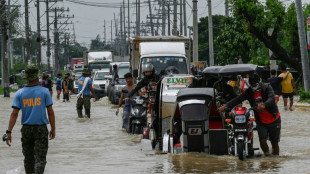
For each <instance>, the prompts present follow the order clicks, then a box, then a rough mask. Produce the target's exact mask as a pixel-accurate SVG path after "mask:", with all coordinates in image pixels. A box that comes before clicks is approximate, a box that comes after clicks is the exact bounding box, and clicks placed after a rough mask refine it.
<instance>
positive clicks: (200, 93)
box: [177, 88, 214, 100]
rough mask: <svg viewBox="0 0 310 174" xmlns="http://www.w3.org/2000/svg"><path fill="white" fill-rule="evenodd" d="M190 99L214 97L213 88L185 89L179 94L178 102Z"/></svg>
mask: <svg viewBox="0 0 310 174" xmlns="http://www.w3.org/2000/svg"><path fill="white" fill-rule="evenodd" d="M188 97H200V98H201V97H212V98H213V97H214V91H213V88H184V89H181V90H180V91H179V92H178V95H177V100H178V99H181V98H188Z"/></svg>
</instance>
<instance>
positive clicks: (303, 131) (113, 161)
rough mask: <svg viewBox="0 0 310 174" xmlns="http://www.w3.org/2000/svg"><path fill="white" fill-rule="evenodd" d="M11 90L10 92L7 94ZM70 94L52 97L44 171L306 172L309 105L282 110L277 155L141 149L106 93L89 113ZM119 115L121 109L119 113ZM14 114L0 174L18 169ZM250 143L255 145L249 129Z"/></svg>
mask: <svg viewBox="0 0 310 174" xmlns="http://www.w3.org/2000/svg"><path fill="white" fill-rule="evenodd" d="M12 96H13V95H12ZM12 99H13V98H12V97H11V98H9V99H6V98H3V97H0V122H1V124H0V132H1V131H2V132H3V133H4V131H5V130H6V129H7V125H8V121H9V116H10V113H11V111H12V109H11V103H12ZM75 103H76V98H75V96H72V99H71V102H70V103H63V102H62V101H55V98H54V106H53V107H54V110H55V114H56V128H57V131H56V139H55V140H52V141H50V144H49V147H50V148H49V151H48V156H47V162H48V163H47V166H46V172H45V173H47V174H55V173H75V174H88V173H90V174H93V173H262V172H264V173H307V172H310V147H309V144H310V138H308V135H309V132H310V127H309V126H308V123H309V122H310V118H309V116H308V113H309V110H308V109H307V108H296V111H294V112H290V111H288V112H284V111H283V107H280V110H281V115H282V133H281V142H280V148H281V152H280V154H281V156H280V157H264V156H263V155H259V153H258V152H256V156H255V157H253V158H250V159H246V160H245V161H239V160H238V159H237V157H234V156H214V155H207V154H203V153H188V154H178V155H173V154H161V153H160V152H154V151H141V148H140V139H141V136H139V135H128V134H127V133H126V132H124V131H122V130H121V117H120V116H115V107H114V106H111V105H110V103H109V102H108V101H107V99H106V98H104V99H101V100H100V101H98V102H93V103H92V109H91V118H90V119H77V114H76V111H75ZM120 115H121V114H120ZM20 116H21V114H20ZM20 116H19V119H18V121H17V124H16V125H15V127H14V130H13V142H12V143H13V146H12V147H10V148H9V147H7V146H6V145H5V144H4V143H1V144H0V174H2V173H8V174H11V173H12V174H13V173H14V174H15V173H24V170H23V155H22V151H21V143H20V138H21V135H20V131H19V130H20V128H21V125H20ZM255 135H256V137H255V147H259V144H258V140H257V133H255Z"/></svg>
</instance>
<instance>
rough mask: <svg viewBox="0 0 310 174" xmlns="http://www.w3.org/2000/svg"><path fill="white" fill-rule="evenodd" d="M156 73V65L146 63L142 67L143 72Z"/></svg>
mask: <svg viewBox="0 0 310 174" xmlns="http://www.w3.org/2000/svg"><path fill="white" fill-rule="evenodd" d="M147 71H154V65H153V64H151V63H146V64H143V65H142V72H143V73H144V72H147Z"/></svg>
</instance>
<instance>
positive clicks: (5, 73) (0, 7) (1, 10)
mask: <svg viewBox="0 0 310 174" xmlns="http://www.w3.org/2000/svg"><path fill="white" fill-rule="evenodd" d="M5 8H6V7H5V0H1V4H0V16H1V31H2V32H1V46H2V47H1V48H2V49H1V58H2V84H3V87H4V97H10V87H9V84H10V79H9V76H10V74H9V59H8V57H7V46H8V45H7V27H8V23H7V18H6V17H7V16H6V12H5Z"/></svg>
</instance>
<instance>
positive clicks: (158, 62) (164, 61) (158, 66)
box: [141, 56, 188, 76]
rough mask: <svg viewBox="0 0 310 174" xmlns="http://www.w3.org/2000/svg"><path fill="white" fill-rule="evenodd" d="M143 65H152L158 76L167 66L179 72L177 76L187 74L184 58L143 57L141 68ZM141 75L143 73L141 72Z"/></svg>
mask: <svg viewBox="0 0 310 174" xmlns="http://www.w3.org/2000/svg"><path fill="white" fill-rule="evenodd" d="M145 63H152V64H153V65H154V67H155V72H156V73H157V74H160V73H161V72H162V71H164V70H165V69H166V68H167V67H169V66H174V67H176V68H177V70H178V71H179V74H188V70H187V63H186V59H185V58H184V57H173V56H169V57H168V56H164V57H144V58H142V60H141V67H142V65H143V64H145ZM141 75H142V76H143V73H142V71H141Z"/></svg>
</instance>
